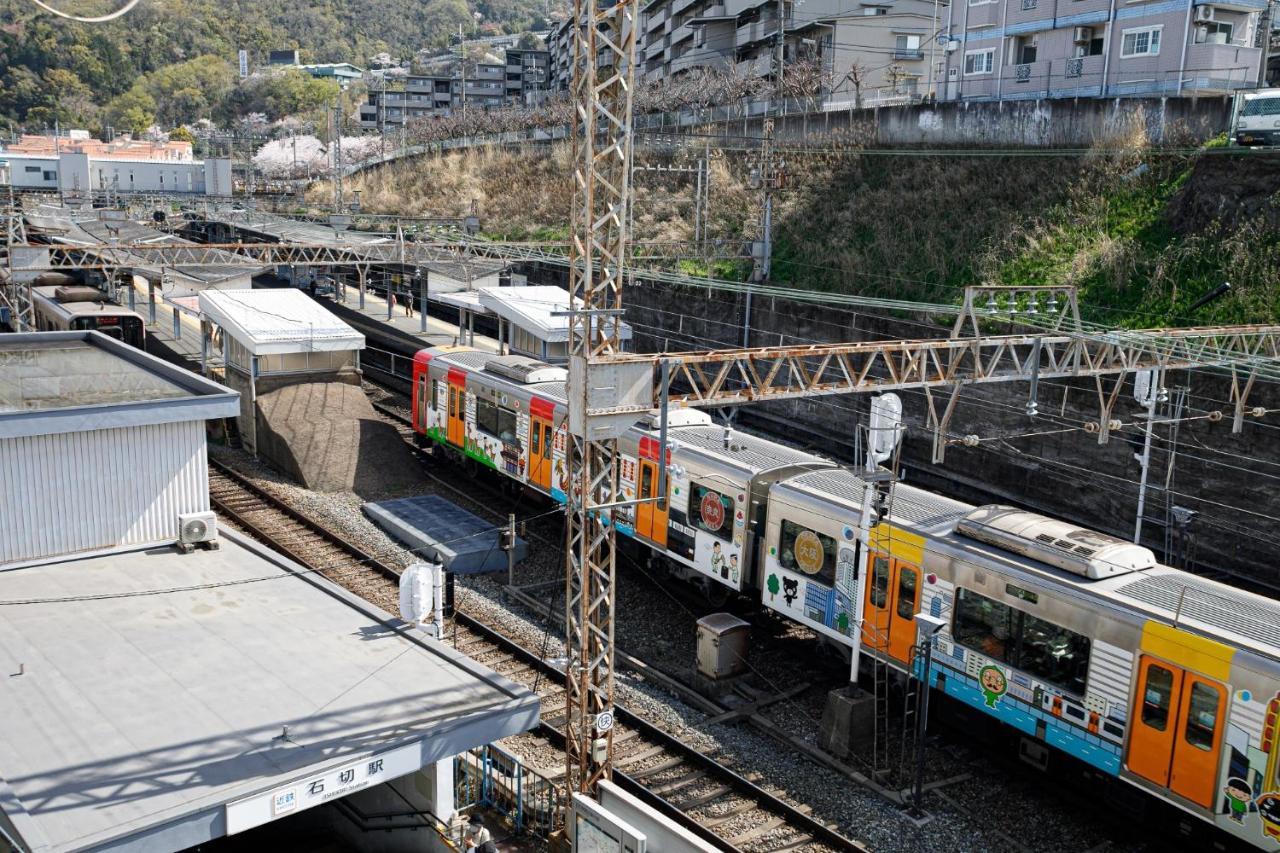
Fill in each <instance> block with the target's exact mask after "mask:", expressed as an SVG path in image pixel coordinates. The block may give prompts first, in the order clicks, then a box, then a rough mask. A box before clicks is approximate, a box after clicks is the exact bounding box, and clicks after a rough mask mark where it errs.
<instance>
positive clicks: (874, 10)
mask: <svg viewBox="0 0 1280 853" xmlns="http://www.w3.org/2000/svg"><path fill="white" fill-rule="evenodd" d="M862 14H863V15H864V16H866V17H874V16H876V15H887V14H889V10H888V9H886V8H885V7H884V6H863V7H862Z"/></svg>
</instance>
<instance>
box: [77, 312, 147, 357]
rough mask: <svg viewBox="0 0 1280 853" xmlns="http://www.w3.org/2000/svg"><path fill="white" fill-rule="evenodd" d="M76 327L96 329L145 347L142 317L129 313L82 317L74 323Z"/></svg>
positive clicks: (122, 340)
mask: <svg viewBox="0 0 1280 853" xmlns="http://www.w3.org/2000/svg"><path fill="white" fill-rule="evenodd" d="M72 327H73V328H76V329H96V330H97V331H99V332H102V334H104V335H106V336H107V337H109V338H115V339H116V340H117V341H121V342H122V343H126V344H128V345H129V346H131V347H137V348H138V349H143V348H144V347H143V328H142V318H141V317H137V316H129V315H109V316H105V317H92V318H89V317H81V318H79V319H77V320H76V321H75V322H74V323H73V324H72Z"/></svg>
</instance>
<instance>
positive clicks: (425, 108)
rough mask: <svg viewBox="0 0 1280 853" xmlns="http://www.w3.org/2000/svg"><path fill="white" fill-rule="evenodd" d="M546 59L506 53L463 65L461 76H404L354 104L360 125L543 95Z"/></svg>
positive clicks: (391, 123) (392, 123)
mask: <svg viewBox="0 0 1280 853" xmlns="http://www.w3.org/2000/svg"><path fill="white" fill-rule="evenodd" d="M549 63H550V58H549V56H548V55H547V52H546V51H537V50H525V51H520V50H509V51H507V57H506V59H505V61H503V62H478V63H475V64H474V65H473V64H470V63H469V64H468V65H467V68H466V74H465V76H464V75H463V72H462V69H461V68H455V69H454V70H453V72H452V73H449V74H430V75H420V74H409V75H406V76H405V77H402V78H400V79H399V80H397V81H394V82H393V81H390V80H386V78H383V80H382V81H379V82H378V83H374V84H373V85H372V86H371V88H370V90H369V93H368V97H367V99H366V101H365V103H363V104H361V105H360V126H361V127H363V128H365V129H368V130H377V129H380V128H387V127H390V128H396V127H402V126H403V125H405V124H406V123H408V122H411V121H414V120H417V119H424V118H433V117H436V118H441V117H445V116H449V115H453V114H454V113H456V112H458V111H460V110H462V109H468V110H471V109H481V110H484V109H497V108H500V107H503V106H508V105H512V104H518V105H523V104H527V103H530V99H531V98H540V97H545V90H546V86H547V80H548V79H549Z"/></svg>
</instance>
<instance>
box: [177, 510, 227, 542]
mask: <svg viewBox="0 0 1280 853" xmlns="http://www.w3.org/2000/svg"><path fill="white" fill-rule="evenodd" d="M178 528H179V530H178V547H179V548H180V549H182V550H184V551H190V550H191V549H192V548H193V547H194V546H196V545H203V546H205V547H206V548H216V547H218V545H217V543H218V520H217V517H216V516H214V514H213V513H211V512H189V513H184V514H182V515H179V516H178Z"/></svg>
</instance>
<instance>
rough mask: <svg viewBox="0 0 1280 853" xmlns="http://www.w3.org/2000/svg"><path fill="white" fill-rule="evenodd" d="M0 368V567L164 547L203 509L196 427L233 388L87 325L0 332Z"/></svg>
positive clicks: (201, 432) (229, 400)
mask: <svg viewBox="0 0 1280 853" xmlns="http://www.w3.org/2000/svg"><path fill="white" fill-rule="evenodd" d="M0 365H2V367H0V566H12V565H14V564H17V563H23V562H29V561H33V560H48V559H52V558H56V557H61V556H65V555H70V554H80V553H86V552H95V551H104V550H111V549H118V548H144V547H154V546H159V545H172V544H173V543H175V542H177V541H178V539H179V535H180V532H181V531H180V528H181V525H182V522H181V518H182V517H183V516H186V515H191V514H200V513H206V512H208V510H209V486H208V479H207V476H208V475H207V468H206V465H207V463H206V461H205V429H204V422H205V421H206V420H208V419H211V418H223V417H228V416H231V415H234V414H235V413H236V410H237V406H238V403H237V395H236V393H235V392H233V391H231V390H230V389H228V388H224V387H223V386H221V385H217V384H215V383H213V382H209V381H207V380H205V379H201V378H200V377H198V376H195V375H193V374H191V373H188V372H187V371H184V370H179V369H178V368H175V367H173V366H171V365H169V364H167V363H166V362H163V361H160V360H159V359H157V358H155V357H153V356H149V355H147V354H146V353H144V352H141V351H139V350H136V349H134V348H133V347H129V346H126V345H124V344H122V343H120V342H118V341H115V340H112V339H111V338H108V337H107V336H106V335H102V334H100V333H98V332H44V333H38V334H20V335H0ZM0 597H3V596H0ZM2 647H3V646H0V648H2ZM0 717H5V715H4V714H3V713H0ZM0 728H8V721H7V719H6V725H5V726H0ZM0 754H2V753H0ZM4 777H7V778H9V779H10V780H11V781H12V779H13V777H12V776H10V775H9V774H8V773H6V772H5V768H0V778H4ZM0 802H2V798H0Z"/></svg>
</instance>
